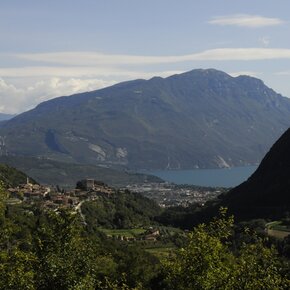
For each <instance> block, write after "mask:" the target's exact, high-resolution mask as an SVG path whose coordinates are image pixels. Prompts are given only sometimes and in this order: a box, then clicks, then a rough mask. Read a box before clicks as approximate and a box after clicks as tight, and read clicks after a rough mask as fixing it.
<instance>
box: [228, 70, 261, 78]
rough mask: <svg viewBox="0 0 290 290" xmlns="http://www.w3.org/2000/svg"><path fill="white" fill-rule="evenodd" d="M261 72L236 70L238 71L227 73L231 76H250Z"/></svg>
mask: <svg viewBox="0 0 290 290" xmlns="http://www.w3.org/2000/svg"><path fill="white" fill-rule="evenodd" d="M261 74H262V73H260V72H256V71H238V72H230V73H229V75H231V76H232V77H238V76H251V77H258V76H259V75H261Z"/></svg>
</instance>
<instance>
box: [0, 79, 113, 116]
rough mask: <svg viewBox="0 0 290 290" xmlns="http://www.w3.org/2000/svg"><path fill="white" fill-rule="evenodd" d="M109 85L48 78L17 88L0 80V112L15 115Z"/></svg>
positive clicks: (101, 81) (105, 82) (90, 80)
mask: <svg viewBox="0 0 290 290" xmlns="http://www.w3.org/2000/svg"><path fill="white" fill-rule="evenodd" d="M111 84H113V82H110V81H103V80H99V79H85V80H82V79H76V78H71V79H62V78H50V79H44V80H42V81H38V82H35V83H32V84H29V85H27V86H25V87H21V88H17V87H16V86H15V85H14V84H11V83H8V82H7V81H6V80H4V79H0V99H1V107H0V112H4V113H10V114H16V113H19V112H22V111H25V110H28V109H31V108H33V107H35V106H36V105H38V104H39V103H41V102H43V101H46V100H49V99H52V98H54V97H59V96H63V95H71V94H75V93H79V92H85V91H93V90H96V89H100V88H103V87H105V86H109V85H111Z"/></svg>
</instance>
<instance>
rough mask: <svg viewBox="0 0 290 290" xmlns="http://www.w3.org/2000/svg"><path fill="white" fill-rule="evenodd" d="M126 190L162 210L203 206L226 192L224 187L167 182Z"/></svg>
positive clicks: (132, 186)
mask: <svg viewBox="0 0 290 290" xmlns="http://www.w3.org/2000/svg"><path fill="white" fill-rule="evenodd" d="M126 189H128V190H130V191H132V192H137V193H140V194H142V195H144V196H145V197H148V198H150V199H153V200H154V201H155V202H156V203H157V204H158V205H159V206H161V207H163V208H165V207H172V206H182V207H188V206H190V205H192V204H196V203H198V204H200V205H204V204H205V203H206V202H207V201H209V200H213V199H215V198H216V197H217V196H218V195H220V194H222V193H225V192H226V191H227V190H228V189H227V188H224V187H201V186H195V185H187V184H185V185H177V184H174V183H168V182H163V183H143V184H133V185H127V186H126Z"/></svg>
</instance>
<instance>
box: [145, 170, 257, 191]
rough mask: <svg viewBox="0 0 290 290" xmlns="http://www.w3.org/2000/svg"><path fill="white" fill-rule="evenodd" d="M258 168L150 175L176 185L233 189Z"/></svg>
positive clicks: (169, 171) (153, 172)
mask: <svg viewBox="0 0 290 290" xmlns="http://www.w3.org/2000/svg"><path fill="white" fill-rule="evenodd" d="M256 169H257V166H244V167H233V168H222V169H194V170H154V171H150V174H153V175H156V176H158V177H160V178H162V179H163V180H165V181H169V182H174V183H176V184H194V185H201V186H221V187H233V186H237V185H239V184H240V183H242V182H243V181H245V180H247V179H248V178H249V177H250V176H251V174H252V173H253V172H254V171H255V170H256Z"/></svg>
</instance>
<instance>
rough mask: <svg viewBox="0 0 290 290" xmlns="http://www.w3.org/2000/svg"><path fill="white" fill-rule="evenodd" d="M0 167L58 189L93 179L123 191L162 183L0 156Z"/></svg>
mask: <svg viewBox="0 0 290 290" xmlns="http://www.w3.org/2000/svg"><path fill="white" fill-rule="evenodd" d="M0 163H4V164H8V165H10V166H13V167H15V168H17V169H19V170H21V171H22V172H25V173H26V174H27V175H29V176H31V177H32V178H34V179H35V180H37V181H38V182H39V183H41V184H49V185H59V186H60V187H61V188H74V187H75V185H76V182H77V181H78V180H81V179H84V178H93V179H96V180H99V181H103V182H105V183H106V184H108V185H110V186H114V187H125V186H126V185H128V184H132V183H134V184H136V183H144V182H163V180H162V179H160V178H158V177H156V176H152V175H146V174H139V173H132V172H127V171H121V170H115V169H112V168H103V167H99V166H94V165H90V164H89V165H85V164H75V163H65V162H58V161H55V160H48V159H41V158H33V157H23V156H17V157H16V156H0ZM0 169H1V167H0ZM0 177H1V172H0Z"/></svg>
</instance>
